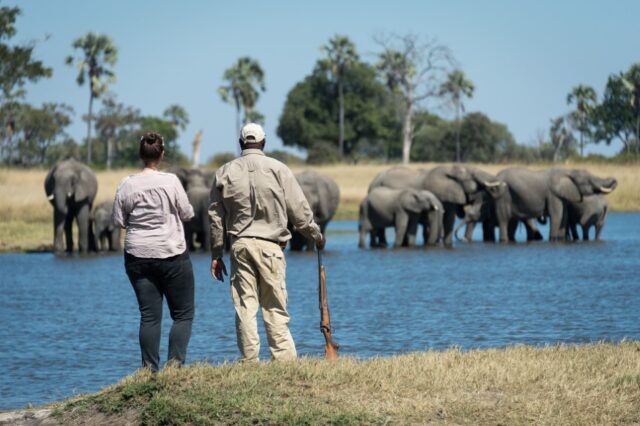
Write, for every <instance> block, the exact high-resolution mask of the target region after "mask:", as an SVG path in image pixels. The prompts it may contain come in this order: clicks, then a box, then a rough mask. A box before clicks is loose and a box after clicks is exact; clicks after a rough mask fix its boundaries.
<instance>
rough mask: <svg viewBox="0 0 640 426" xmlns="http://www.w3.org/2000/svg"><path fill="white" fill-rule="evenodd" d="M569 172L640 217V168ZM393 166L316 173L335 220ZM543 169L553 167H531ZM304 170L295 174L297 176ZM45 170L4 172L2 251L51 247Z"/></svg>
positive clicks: (104, 177)
mask: <svg viewBox="0 0 640 426" xmlns="http://www.w3.org/2000/svg"><path fill="white" fill-rule="evenodd" d="M433 166H434V164H426V163H422V164H412V165H411V166H410V167H412V168H414V169H419V168H430V167H433ZM477 166H478V167H480V168H481V169H483V170H486V171H487V172H490V173H497V172H498V171H500V170H502V169H504V168H507V167H509V166H507V165H491V164H490V165H486V164H480V165H477ZM564 166H565V167H576V168H585V169H587V170H589V171H590V172H592V173H593V174H595V175H597V176H602V177H604V176H614V177H616V178H617V179H618V183H619V185H618V188H617V189H616V190H615V191H614V192H613V193H612V194H611V195H610V196H609V201H610V204H611V208H612V210H614V211H640V168H639V167H638V166H637V165H608V164H586V165H585V164H577V165H572V164H566V165H564ZM389 167H391V166H389V165H357V166H348V165H337V166H322V167H314V169H315V170H317V171H319V172H321V173H324V174H327V175H329V176H331V177H332V178H333V179H335V181H336V182H337V183H338V186H339V187H340V191H341V201H340V207H339V208H338V213H337V214H336V219H355V218H356V217H357V212H358V206H359V204H360V201H361V200H362V198H364V196H365V195H366V193H367V187H368V186H369V182H371V180H373V178H374V177H375V176H376V175H377V174H378V173H380V172H381V171H383V170H386V169H388V168H389ZM528 167H530V168H534V169H535V168H538V169H542V168H545V167H549V165H538V166H528ZM303 169H305V168H304V167H301V168H294V171H300V170H303ZM133 172H134V170H116V171H101V172H98V173H97V175H98V196H97V199H96V202H102V201H105V200H110V199H113V196H114V195H115V191H116V189H117V187H118V184H119V183H120V181H121V179H122V178H123V177H124V176H127V175H128V174H131V173H133ZM46 173H47V171H46V170H38V169H33V170H14V169H0V200H2V203H0V223H1V225H0V251H2V250H4V251H6V250H16V249H36V248H37V247H39V246H41V245H42V244H43V243H46V242H48V244H50V239H51V234H52V232H53V231H52V230H51V229H47V226H43V224H47V225H49V227H50V225H51V220H52V209H51V205H50V204H49V202H48V201H47V199H46V197H45V194H44V178H45V176H46Z"/></svg>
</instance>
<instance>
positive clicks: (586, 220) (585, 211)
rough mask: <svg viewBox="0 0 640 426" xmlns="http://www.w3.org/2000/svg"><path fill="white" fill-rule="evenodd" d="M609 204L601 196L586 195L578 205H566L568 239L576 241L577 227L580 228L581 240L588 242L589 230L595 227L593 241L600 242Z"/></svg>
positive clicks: (605, 198)
mask: <svg viewBox="0 0 640 426" xmlns="http://www.w3.org/2000/svg"><path fill="white" fill-rule="evenodd" d="M608 211H609V202H608V201H607V197H605V196H604V195H602V194H596V195H587V196H585V197H584V198H583V199H582V201H581V202H579V203H569V204H568V217H567V220H568V224H567V233H568V235H567V236H568V237H571V239H573V240H578V239H579V238H578V229H577V227H578V225H580V227H581V228H582V239H583V240H584V241H589V229H591V227H592V226H593V227H595V229H596V231H595V232H596V233H595V239H596V241H598V240H600V234H601V233H602V228H603V227H604V223H605V221H606V219H607V213H608Z"/></svg>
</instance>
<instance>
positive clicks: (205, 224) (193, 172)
mask: <svg viewBox="0 0 640 426" xmlns="http://www.w3.org/2000/svg"><path fill="white" fill-rule="evenodd" d="M207 177H208V176H207V174H206V172H205V171H203V170H201V169H188V170H185V173H184V175H183V179H184V183H183V185H185V190H186V192H187V198H189V203H190V204H191V206H192V207H193V212H194V216H193V218H192V219H191V220H190V221H188V222H184V232H185V239H186V242H187V247H188V248H189V250H191V251H193V250H195V249H196V246H195V243H194V240H193V237H194V234H195V237H196V242H198V243H200V248H201V249H202V250H205V251H206V250H209V247H210V242H211V235H210V232H209V226H210V222H209V211H208V210H209V192H210V186H207ZM179 179H180V178H179Z"/></svg>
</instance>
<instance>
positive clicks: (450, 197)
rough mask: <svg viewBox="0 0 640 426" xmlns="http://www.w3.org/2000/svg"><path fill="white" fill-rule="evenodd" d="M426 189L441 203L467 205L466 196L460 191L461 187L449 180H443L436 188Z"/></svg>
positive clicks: (462, 190) (454, 181)
mask: <svg viewBox="0 0 640 426" xmlns="http://www.w3.org/2000/svg"><path fill="white" fill-rule="evenodd" d="M428 189H429V190H430V191H431V192H433V193H434V194H435V196H436V197H438V199H439V200H440V201H442V202H443V203H451V204H461V205H464V204H467V194H465V192H464V189H462V185H460V184H459V183H458V182H457V181H456V180H453V179H451V178H443V179H442V180H441V181H440V182H439V183H438V184H437V187H434V188H428Z"/></svg>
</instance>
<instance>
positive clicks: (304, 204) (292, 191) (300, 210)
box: [282, 169, 322, 242]
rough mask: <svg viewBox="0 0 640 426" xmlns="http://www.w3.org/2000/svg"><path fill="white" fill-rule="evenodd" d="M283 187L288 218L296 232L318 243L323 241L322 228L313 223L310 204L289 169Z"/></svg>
mask: <svg viewBox="0 0 640 426" xmlns="http://www.w3.org/2000/svg"><path fill="white" fill-rule="evenodd" d="M282 186H283V189H284V196H285V200H286V203H287V216H288V217H289V221H290V222H291V224H292V225H293V227H294V228H295V230H296V231H298V232H300V233H301V234H302V235H304V236H305V237H307V238H312V239H313V240H315V241H316V242H317V241H321V240H322V232H321V231H320V227H319V226H318V225H317V224H316V223H315V222H314V221H313V212H312V211H311V207H310V206H309V202H308V201H307V199H306V197H305V196H304V193H303V192H302V188H300V185H299V184H298V181H297V180H296V178H295V176H294V175H293V173H292V172H291V170H289V169H287V170H286V171H285V172H283V176H282Z"/></svg>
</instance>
